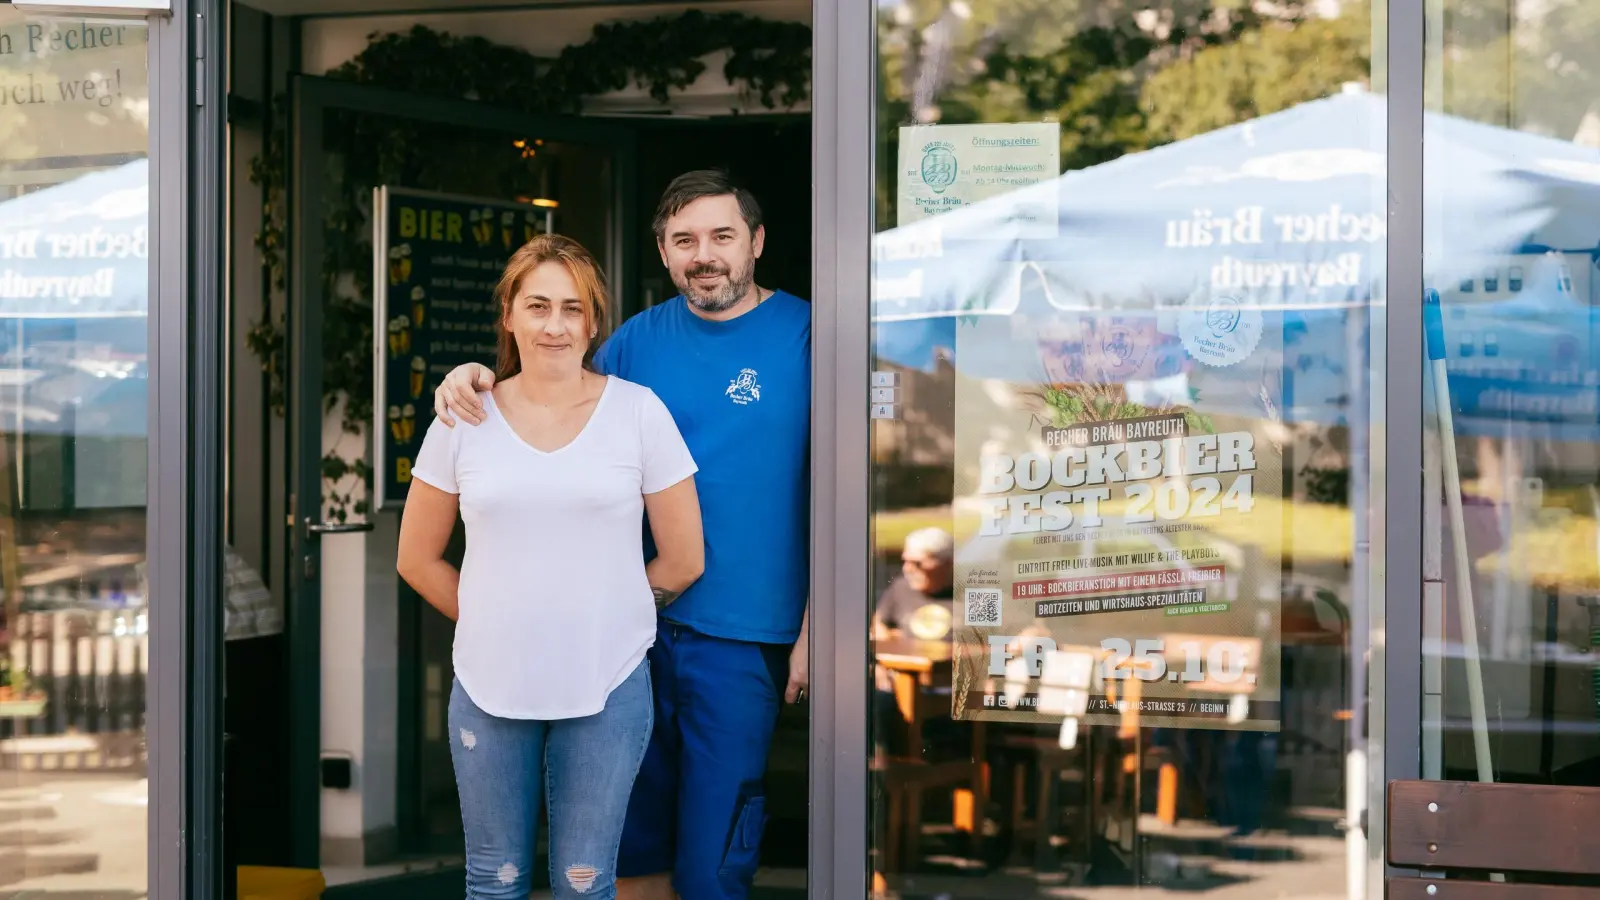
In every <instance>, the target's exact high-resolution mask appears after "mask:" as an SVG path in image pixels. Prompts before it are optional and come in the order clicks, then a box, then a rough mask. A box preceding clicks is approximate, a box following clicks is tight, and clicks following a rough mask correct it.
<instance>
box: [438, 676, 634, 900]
mask: <svg viewBox="0 0 1600 900" xmlns="http://www.w3.org/2000/svg"><path fill="white" fill-rule="evenodd" d="M654 715H655V711H654V706H653V702H652V700H651V693H650V664H649V663H648V662H642V663H640V664H639V667H638V668H637V669H635V670H634V672H633V674H631V675H629V676H628V678H627V680H625V681H624V682H623V683H622V684H620V685H618V686H617V688H616V690H614V691H612V692H611V696H610V697H609V698H607V700H606V706H605V709H603V710H601V711H600V712H598V713H596V714H594V715H592V716H586V717H584V718H581V719H558V720H555V721H538V720H526V719H502V718H499V717H497V716H491V715H489V714H488V713H486V712H484V711H483V710H481V709H479V708H478V707H477V705H476V704H474V703H473V702H472V698H470V697H468V696H467V692H466V691H465V690H462V688H461V683H460V682H456V683H455V684H453V685H452V686H451V688H450V717H449V720H450V756H451V758H452V759H453V760H454V762H455V770H456V787H457V789H458V791H459V793H460V795H461V821H462V825H463V826H464V828H465V831H466V846H467V894H466V897H467V900H480V898H483V900H488V898H497V897H515V898H517V900H527V897H528V894H529V892H530V891H531V890H532V887H533V885H532V878H531V874H530V873H531V871H532V868H533V857H534V844H535V834H536V832H537V828H538V826H537V823H536V821H535V817H536V816H537V815H538V813H539V801H540V798H541V791H542V792H543V794H542V796H543V797H545V798H546V800H547V802H546V808H547V809H548V810H549V828H550V888H551V891H552V892H553V893H554V895H555V896H556V897H558V898H566V897H585V898H589V897H593V898H600V900H611V898H613V897H615V896H616V895H617V871H616V870H617V845H618V843H619V842H620V841H621V839H622V822H623V818H624V817H625V816H626V814H627V811H628V795H629V793H630V792H631V791H632V789H633V779H634V776H635V775H637V774H638V772H639V763H640V761H641V760H643V759H644V750H645V746H646V745H647V744H648V743H649V740H650V729H651V727H652V725H653V722H654Z"/></svg>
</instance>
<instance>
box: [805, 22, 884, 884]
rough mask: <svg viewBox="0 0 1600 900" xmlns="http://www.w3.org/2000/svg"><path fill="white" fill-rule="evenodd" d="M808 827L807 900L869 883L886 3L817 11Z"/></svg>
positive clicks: (813, 58)
mask: <svg viewBox="0 0 1600 900" xmlns="http://www.w3.org/2000/svg"><path fill="white" fill-rule="evenodd" d="M811 8H812V28H811V33H812V50H811V71H812V74H811V82H812V100H811V114H812V120H811V129H812V132H811V133H812V138H811V139H812V148H813V149H812V172H813V174H812V177H813V179H814V187H813V197H814V200H813V204H814V208H813V210H812V228H813V231H814V233H813V236H812V253H813V256H814V262H813V269H812V271H813V275H812V278H813V284H812V289H811V295H812V303H811V310H812V312H811V315H812V323H811V334H812V366H811V370H812V376H811V377H812V441H811V493H812V496H811V510H812V516H811V594H812V602H811V623H810V624H811V633H810V644H809V648H810V656H811V660H810V672H811V696H812V701H811V748H810V757H811V760H810V767H811V828H810V843H811V846H810V853H809V866H808V871H807V873H806V882H807V885H808V893H809V895H810V896H811V897H812V898H817V900H830V898H839V900H854V898H857V897H861V896H863V895H864V892H865V890H866V888H867V849H868V848H867V835H868V829H867V824H868V821H869V814H870V808H871V796H870V795H869V793H868V790H867V752H868V742H867V729H868V724H869V723H868V720H867V716H868V711H869V707H868V704H867V697H868V689H869V688H870V687H871V685H870V683H869V678H868V673H869V672H870V667H869V666H868V665H867V664H866V663H867V653H868V646H867V636H868V634H867V632H868V627H867V622H868V620H869V617H870V613H871V607H870V603H869V600H868V578H869V574H870V573H869V567H868V559H869V558H870V556H871V553H872V544H871V541H872V529H871V527H870V523H869V519H868V516H869V514H870V511H871V510H870V506H869V498H870V497H871V492H870V491H869V490H868V487H869V484H870V482H869V469H870V465H871V463H870V457H869V449H870V444H869V441H870V433H869V430H868V426H869V420H868V417H867V401H868V397H869V391H868V380H869V378H868V367H869V365H870V353H871V329H870V327H869V325H868V322H869V304H870V296H871V283H870V271H871V270H870V265H871V259H872V256H871V247H872V235H873V218H874V216H873V207H874V190H873V150H874V147H873V143H874V140H875V131H874V129H875V126H876V122H875V119H874V115H873V112H874V109H873V107H874V104H875V98H876V96H877V91H876V83H877V78H876V71H877V67H876V65H875V59H876V47H875V46H874V45H875V43H876V38H877V23H876V19H875V16H876V4H875V3H874V2H873V0H834V2H813V3H812V6H811Z"/></svg>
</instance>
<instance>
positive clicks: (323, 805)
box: [288, 79, 635, 883]
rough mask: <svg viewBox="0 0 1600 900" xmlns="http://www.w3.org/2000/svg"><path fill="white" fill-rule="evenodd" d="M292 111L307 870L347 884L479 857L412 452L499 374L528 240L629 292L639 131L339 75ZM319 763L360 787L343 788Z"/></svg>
mask: <svg viewBox="0 0 1600 900" xmlns="http://www.w3.org/2000/svg"><path fill="white" fill-rule="evenodd" d="M294 117H295V122H294V130H295V149H294V153H295V166H294V173H295V179H296V181H295V184H294V198H295V200H294V204H293V207H294V208H293V224H292V227H291V250H292V259H293V278H292V282H291V295H292V301H291V313H290V318H291V321H290V323H289V328H288V334H289V341H290V343H289V376H290V377H289V391H288V401H289V421H290V431H291V447H290V451H289V458H290V469H291V472H292V476H291V479H290V490H291V491H293V493H294V496H293V499H292V500H291V503H290V508H291V509H292V510H295V512H294V513H293V514H292V516H291V522H290V526H291V529H292V532H293V539H292V547H293V551H292V555H291V559H290V561H289V575H290V579H289V584H290V604H289V610H288V633H289V641H290V646H291V665H290V673H291V674H290V678H291V681H292V684H291V693H292V700H291V708H292V710H293V713H292V715H293V723H292V730H291V747H290V754H291V768H292V770H293V771H292V773H291V781H292V785H293V787H292V790H293V793H294V798H295V803H296V810H297V812H296V814H295V816H294V822H295V843H296V848H297V850H296V857H297V858H299V859H308V860H310V861H311V863H312V864H316V863H317V862H318V861H319V859H320V862H321V865H322V868H323V870H324V872H325V873H326V874H328V876H329V881H330V883H343V882H346V881H351V880H362V879H366V878H373V877H378V876H384V875H392V874H395V873H396V872H400V871H404V870H405V869H406V868H407V866H408V861H413V862H414V861H417V860H419V859H420V860H426V861H427V862H426V865H428V866H429V867H434V866H436V865H437V864H438V863H439V862H441V861H443V862H448V861H449V860H450V859H452V858H458V857H459V854H460V851H461V821H460V807H459V803H458V800H457V797H456V793H455V783H454V778H453V772H452V768H451V762H450V751H449V744H448V742H447V740H446V728H445V712H446V707H447V699H448V691H449V686H450V683H451V681H452V677H453V675H452V670H451V664H450V656H451V644H452V634H453V627H452V625H451V623H450V622H449V621H448V620H446V619H444V618H443V617H442V616H440V615H438V614H437V613H436V612H435V611H433V610H432V609H431V608H429V607H428V606H427V605H426V604H425V603H423V602H422V601H421V599H420V598H419V597H418V596H417V595H416V594H415V593H414V592H412V591H411V590H410V589H409V588H408V587H406V586H405V585H404V584H403V583H401V582H400V581H399V580H398V578H396V577H395V576H394V575H393V572H394V558H395V552H396V541H397V539H398V529H399V524H398V523H399V514H400V508H401V505H402V504H403V502H404V496H405V489H406V486H407V483H408V481H409V459H410V456H411V455H412V454H413V453H414V450H415V447H416V446H417V445H418V444H419V443H420V441H421V439H422V436H423V435H424V434H425V433H426V431H427V428H428V424H429V422H430V421H431V419H432V406H433V404H432V394H433V388H434V386H436V385H437V383H438V382H439V380H441V379H442V378H443V377H444V375H445V374H447V373H448V372H449V371H450V370H451V369H452V368H454V367H455V366H456V365H458V364H460V363H462V362H465V361H478V362H485V363H489V364H492V357H493V344H494V327H495V313H494V309H493V304H492V303H491V302H489V300H490V295H491V292H492V289H493V286H494V283H495V281H496V280H497V278H498V275H499V272H500V269H501V268H502V267H503V265H504V262H505V260H506V259H507V258H509V256H510V255H511V253H512V252H513V251H514V250H515V249H516V248H518V247H520V246H521V245H522V244H523V243H524V242H525V241H526V240H528V239H529V238H531V237H532V236H534V235H535V234H540V233H544V232H547V231H551V230H554V231H558V232H560V233H562V234H565V235H567V236H569V237H573V238H575V239H577V240H579V241H581V242H582V243H583V244H584V245H585V246H587V247H589V248H590V249H591V250H592V251H593V252H594V253H595V255H596V257H597V258H599V259H600V260H602V261H603V262H604V263H605V265H606V266H607V271H608V275H609V276H610V278H611V279H612V281H613V283H614V284H615V285H617V294H618V296H621V297H626V296H631V294H632V293H633V292H632V291H630V290H629V289H628V285H630V284H631V283H632V280H633V279H634V278H635V274H634V273H633V272H632V271H630V270H629V266H630V265H631V261H632V260H633V258H634V257H633V255H632V252H631V247H630V246H629V244H630V242H631V237H630V236H631V234H632V229H631V228H630V224H629V223H630V221H631V218H632V216H633V213H632V210H633V204H631V203H622V202H620V199H621V198H623V197H627V196H629V194H628V190H629V188H630V186H631V184H632V178H633V171H634V169H633V149H632V133H631V131H629V130H627V129H626V128H623V127H617V126H612V125H607V124H604V123H597V122H594V121H584V120H577V119H570V118H549V117H545V118H533V117H529V116H527V115H522V114H515V113H507V112H504V111H499V110H492V109H486V108H483V107H481V106H478V105H475V104H472V103H469V102H465V101H460V102H450V101H437V100H421V99H418V98H415V97H410V96H405V95H397V94H394V93H391V92H388V91H382V90H377V89H372V88H367V87H361V86H356V85H351V84H344V83H337V82H331V81H326V80H322V79H301V80H300V81H298V82H297V84H296V89H295V92H294ZM369 485H370V490H369ZM458 540H459V536H458ZM459 551H460V547H459V546H458V547H457V552H459ZM319 757H320V758H321V760H322V761H324V762H331V763H333V764H334V769H335V771H337V770H339V769H340V768H341V767H343V766H344V765H348V767H349V768H348V769H347V770H346V771H349V772H351V773H360V775H359V776H357V777H355V778H354V780H353V783H351V782H346V783H344V784H343V785H337V784H336V785H327V786H328V787H332V788H334V790H333V791H331V792H330V791H323V790H322V787H323V785H322V780H323V779H322V777H320V776H321V775H322V774H323V772H326V771H327V769H326V768H324V769H323V771H322V772H319V768H318V767H319ZM319 838H320V846H319ZM540 871H543V869H542V868H540ZM456 878H459V870H458V872H457V875H456ZM454 883H458V882H454Z"/></svg>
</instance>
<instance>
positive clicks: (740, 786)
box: [435, 171, 811, 900]
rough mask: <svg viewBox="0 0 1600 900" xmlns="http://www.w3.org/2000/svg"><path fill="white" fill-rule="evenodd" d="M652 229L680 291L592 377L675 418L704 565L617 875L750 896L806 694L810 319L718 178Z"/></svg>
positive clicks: (603, 357)
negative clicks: (782, 728) (694, 469)
mask: <svg viewBox="0 0 1600 900" xmlns="http://www.w3.org/2000/svg"><path fill="white" fill-rule="evenodd" d="M653 224H654V228H655V234H656V244H657V247H658V248H659V250H660V251H661V262H662V263H663V264H664V265H665V266H666V267H667V270H668V271H669V272H670V273H671V275H672V281H673V284H675V285H677V287H678V290H679V291H681V292H682V293H681V294H680V295H679V296H677V297H674V298H673V299H672V300H669V301H667V302H665V303H662V304H660V305H657V306H655V307H652V308H651V309H648V310H645V311H644V312H642V313H640V314H639V315H637V316H634V317H633V318H631V319H629V320H628V321H626V322H624V323H623V324H622V327H621V328H619V329H617V332H616V334H614V335H612V336H611V338H610V339H609V340H607V341H606V342H605V344H604V345H603V346H602V347H601V348H600V350H599V352H598V353H597V354H596V355H595V358H594V366H595V369H596V371H599V372H602V373H605V374H610V375H616V376H617V377H619V378H623V379H626V380H628V381H632V382H635V383H638V384H642V385H644V386H646V387H648V388H650V389H651V390H653V391H655V393H656V394H657V395H658V396H659V397H660V398H661V400H662V402H663V403H665V404H666V406H667V409H668V410H670V411H671V412H672V415H673V418H674V419H675V420H676V421H677V423H678V428H679V430H680V431H681V432H682V433H683V437H684V440H685V441H686V442H687V443H688V445H689V450H690V452H691V453H692V454H693V455H694V459H695V462H696V463H697V464H698V465H699V467H700V471H699V473H698V474H697V475H696V476H695V482H696V487H697V488H698V490H699V494H700V506H701V511H702V517H703V519H704V524H705V543H706V566H705V573H704V574H703V575H701V577H700V580H698V581H696V582H695V583H694V584H693V585H691V586H690V587H689V589H688V590H686V591H684V592H683V594H682V595H681V596H678V597H672V596H663V595H662V594H660V593H659V592H658V595H657V597H656V603H657V606H658V607H659V608H660V609H661V614H660V618H659V627H658V629H657V636H656V644H655V646H654V647H653V648H652V649H651V651H650V662H651V677H652V679H653V680H654V685H655V692H656V720H655V730H654V733H653V736H652V738H651V742H650V746H649V747H648V749H647V750H646V753H645V758H644V764H643V765H642V766H641V767H640V770H639V777H638V780H637V781H636V782H635V784H634V790H633V800H632V803H631V804H630V806H629V809H628V821H627V825H626V827H625V829H624V833H623V837H622V846H621V850H620V852H619V855H618V861H617V868H618V875H619V876H621V877H623V878H638V879H640V880H637V881H632V882H624V883H622V884H621V885H619V887H620V888H622V893H623V895H624V896H635V897H670V896H671V894H672V890H673V889H676V892H677V894H678V895H679V896H680V897H684V898H692V900H717V898H735V897H744V896H746V895H747V894H748V892H749V888H750V882H751V879H752V878H753V877H754V875H755V870H756V864H757V857H758V853H759V850H760V846H761V832H762V827H763V825H764V824H765V821H766V812H765V792H764V789H763V786H762V777H763V775H764V773H765V769H766V760H767V752H768V749H769V747H770V745H771V742H772V732H773V729H774V727H775V726H776V724H777V718H778V710H779V703H780V702H783V701H786V702H789V703H795V702H798V701H799V699H800V698H801V697H802V696H803V695H804V693H805V688H806V684H807V649H806V627H807V624H808V620H809V617H810V616H809V613H810V610H809V605H808V598H809V596H810V586H809V580H808V579H809V571H808V570H809V556H810V554H809V547H808V535H809V532H810V472H809V451H810V436H811V432H810V429H811V309H810V304H808V303H806V302H805V301H804V300H801V299H799V298H798V297H795V296H793V295H791V294H787V293H784V292H782V291H771V290H767V289H765V288H762V287H760V286H759V285H757V284H756V283H755V264H756V260H757V259H758V258H759V257H760V256H761V251H762V246H763V244H764V242H765V240H766V229H765V228H764V227H763V225H762V220H761V207H760V205H759V204H757V202H756V200H755V198H754V197H753V196H751V194H750V193H749V192H748V191H746V190H744V189H743V188H740V187H739V186H737V185H735V184H734V183H733V182H732V181H731V180H730V179H729V178H728V177H727V176H726V175H725V174H723V173H721V172H711V171H703V172H690V173H688V174H686V175H682V176H680V177H679V178H677V179H676V180H675V181H673V183H672V184H671V185H670V186H668V188H667V190H666V193H665V194H664V195H663V196H662V198H661V203H660V206H659V207H658V209H657V211H656V216H655V221H654V223H653ZM492 383H493V377H492V375H491V373H490V372H489V370H488V369H487V368H485V367H483V366H480V365H477V364H470V365H466V366H462V367H460V368H457V369H456V370H455V371H454V372H452V373H450V375H449V376H448V377H447V378H446V379H445V381H444V383H443V384H442V385H441V386H440V388H439V390H438V391H437V393H436V396H435V407H436V412H438V413H439V415H440V417H441V418H442V419H444V421H445V422H447V423H450V422H451V415H452V414H454V415H457V416H459V417H461V418H462V419H464V420H466V421H469V422H473V423H476V422H479V421H482V419H483V411H482V406H481V404H480V402H479V400H478V398H477V393H476V392H477V391H480V390H487V389H488V388H489V387H490V386H491V384H492ZM648 543H649V542H648V536H647V539H646V544H647V546H646V555H647V556H649V555H653V554H654V550H653V548H650V547H649V546H648ZM780 698H781V700H780ZM667 873H670V881H669V880H668V877H667Z"/></svg>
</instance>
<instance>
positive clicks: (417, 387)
mask: <svg viewBox="0 0 1600 900" xmlns="http://www.w3.org/2000/svg"><path fill="white" fill-rule="evenodd" d="M427 374H428V364H427V363H425V362H423V361H422V357H420V356H413V357H411V399H413V400H415V399H416V398H418V397H421V396H422V382H423V379H424V378H426V377H427Z"/></svg>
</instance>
